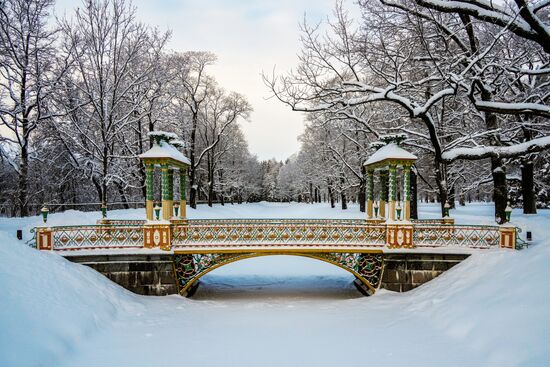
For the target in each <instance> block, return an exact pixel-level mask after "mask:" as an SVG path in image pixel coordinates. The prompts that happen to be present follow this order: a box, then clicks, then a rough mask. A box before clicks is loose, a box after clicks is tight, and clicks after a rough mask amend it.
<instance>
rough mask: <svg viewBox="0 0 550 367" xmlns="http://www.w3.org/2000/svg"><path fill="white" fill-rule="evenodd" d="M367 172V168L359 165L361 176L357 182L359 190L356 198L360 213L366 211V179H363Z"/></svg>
mask: <svg viewBox="0 0 550 367" xmlns="http://www.w3.org/2000/svg"><path fill="white" fill-rule="evenodd" d="M366 174H367V170H366V168H365V166H361V175H362V178H361V180H360V182H359V192H358V193H357V200H358V201H359V211H360V212H361V213H365V212H366V200H367V192H366V189H367V180H366V179H365V175H366Z"/></svg>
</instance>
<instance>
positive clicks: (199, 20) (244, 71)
mask: <svg viewBox="0 0 550 367" xmlns="http://www.w3.org/2000/svg"><path fill="white" fill-rule="evenodd" d="M133 3H134V4H135V5H136V6H137V10H138V16H139V18H140V20H141V21H143V22H144V23H147V24H149V25H153V26H158V27H159V28H160V29H168V28H169V29H171V30H172V40H171V41H170V44H169V48H170V49H173V50H177V51H187V50H206V51H212V52H214V53H215V54H217V56H218V58H219V59H218V63H217V65H216V66H214V67H213V68H212V69H211V73H212V74H213V75H214V76H215V77H216V79H217V80H218V82H219V83H220V85H221V86H223V87H224V88H226V89H228V90H233V91H236V92H239V93H242V94H244V95H245V96H246V97H247V99H248V101H249V102H250V103H251V104H252V107H253V108H254V113H253V114H252V117H251V119H250V122H242V123H241V126H242V128H243V130H244V132H245V134H246V137H247V139H248V143H249V147H250V151H251V152H252V154H256V155H257V156H258V157H259V158H260V159H269V158H273V157H275V158H277V159H280V160H284V159H286V158H288V157H289V156H290V155H292V154H293V153H295V152H297V151H298V149H299V142H298V141H297V138H298V135H300V134H301V133H302V131H303V123H302V117H303V116H302V114H301V113H299V112H292V111H291V110H290V109H289V108H288V107H286V106H284V105H283V104H281V103H280V102H278V101H276V100H266V98H267V97H268V96H269V91H268V90H267V88H266V87H265V86H264V84H263V82H262V79H261V75H260V74H261V72H262V70H264V71H266V72H271V71H272V69H273V67H274V66H276V68H277V70H278V71H280V72H283V71H286V70H289V69H290V68H292V67H294V66H295V65H296V63H297V57H296V54H297V53H298V50H299V32H298V23H299V22H300V21H301V20H302V19H303V17H304V14H306V16H307V19H308V20H311V21H319V20H320V19H325V18H326V17H327V16H328V15H330V14H331V12H332V9H333V6H334V0H275V1H273V0H272V1H265V0H204V1H203V0H134V2H133ZM79 5H80V2H79V1H74V0H73V1H71V0H58V1H57V4H56V9H57V13H58V15H60V14H61V13H63V11H67V12H70V11H72V9H74V8H75V7H76V6H79Z"/></svg>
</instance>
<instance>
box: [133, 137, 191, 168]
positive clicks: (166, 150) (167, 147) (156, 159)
mask: <svg viewBox="0 0 550 367" xmlns="http://www.w3.org/2000/svg"><path fill="white" fill-rule="evenodd" d="M138 157H139V158H140V159H142V160H145V161H153V163H160V162H161V161H162V160H166V161H167V163H172V164H175V165H177V166H182V165H185V166H189V165H191V162H190V161H189V158H187V157H186V156H185V155H183V153H182V152H180V151H179V150H177V149H176V147H174V146H173V145H171V144H169V143H167V142H165V141H161V142H160V144H155V145H153V147H152V148H151V149H149V150H148V151H146V152H145V153H142V154H140V155H139V156H138Z"/></svg>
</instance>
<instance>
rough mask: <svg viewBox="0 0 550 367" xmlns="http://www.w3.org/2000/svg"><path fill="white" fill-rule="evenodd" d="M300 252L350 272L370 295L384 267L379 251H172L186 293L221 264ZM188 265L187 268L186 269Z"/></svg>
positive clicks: (177, 276)
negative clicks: (192, 252)
mask: <svg viewBox="0 0 550 367" xmlns="http://www.w3.org/2000/svg"><path fill="white" fill-rule="evenodd" d="M265 256H299V257H306V258H310V259H313V260H318V261H323V262H325V263H328V264H332V265H335V266H338V267H339V268H341V269H344V270H345V271H347V272H349V273H351V274H352V275H354V276H355V278H356V279H357V280H359V282H360V283H361V285H363V287H362V292H364V293H366V294H367V295H372V294H374V293H375V292H376V289H377V288H378V287H379V286H380V281H381V279H382V271H383V254H382V252H381V251H380V252H378V251H376V252H366V253H332V252H330V253H329V252H319V253H308V252H294V251H288V252H285V251H280V252H279V251H278V252H250V253H223V254H178V253H176V254H175V255H174V272H175V275H176V283H177V285H178V289H179V293H180V294H181V295H183V296H187V295H188V292H189V291H190V290H191V289H192V288H193V287H194V285H196V284H197V281H198V280H199V279H200V278H202V277H203V276H205V275H206V274H208V273H210V272H211V271H213V270H215V269H217V268H220V267H222V266H225V265H228V264H231V263H234V262H237V261H241V260H245V259H251V258H256V257H265ZM204 259H206V260H204ZM186 268H187V269H186Z"/></svg>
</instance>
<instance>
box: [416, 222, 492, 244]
mask: <svg viewBox="0 0 550 367" xmlns="http://www.w3.org/2000/svg"><path fill="white" fill-rule="evenodd" d="M500 234H501V227H499V226H483V225H476V226H471V225H457V224H454V225H451V226H444V225H434V224H415V225H414V231H413V243H414V246H415V247H468V248H492V247H499V245H500Z"/></svg>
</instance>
